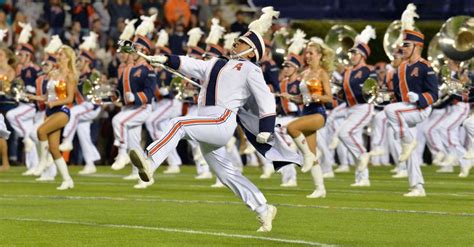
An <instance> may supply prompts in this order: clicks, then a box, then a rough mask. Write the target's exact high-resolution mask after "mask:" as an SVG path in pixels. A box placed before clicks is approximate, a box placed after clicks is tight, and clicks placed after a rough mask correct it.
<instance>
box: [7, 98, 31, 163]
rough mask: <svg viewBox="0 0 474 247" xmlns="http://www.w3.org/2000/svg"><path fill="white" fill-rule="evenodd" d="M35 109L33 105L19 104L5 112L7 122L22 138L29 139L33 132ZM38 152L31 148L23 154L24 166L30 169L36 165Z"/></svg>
mask: <svg viewBox="0 0 474 247" xmlns="http://www.w3.org/2000/svg"><path fill="white" fill-rule="evenodd" d="M35 115H36V108H35V106H34V104H31V103H22V102H20V103H19V104H18V106H17V107H16V108H14V109H12V110H10V111H8V112H7V120H8V122H9V123H10V125H11V126H12V128H13V129H14V130H15V133H16V134H17V135H18V136H19V137H22V138H25V137H26V138H29V137H30V133H31V131H32V130H33V128H32V126H33V125H34V119H35ZM38 162H39V161H38V152H37V150H36V147H33V148H32V149H31V150H30V151H29V152H25V165H26V167H27V168H28V169H32V168H34V167H36V166H37V165H38Z"/></svg>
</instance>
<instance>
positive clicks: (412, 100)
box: [408, 92, 420, 103]
mask: <svg viewBox="0 0 474 247" xmlns="http://www.w3.org/2000/svg"><path fill="white" fill-rule="evenodd" d="M419 98H420V97H419V96H418V94H417V93H414V92H408V99H409V100H410V103H416V102H417V101H418V99H419Z"/></svg>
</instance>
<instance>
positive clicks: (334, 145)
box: [329, 136, 339, 149]
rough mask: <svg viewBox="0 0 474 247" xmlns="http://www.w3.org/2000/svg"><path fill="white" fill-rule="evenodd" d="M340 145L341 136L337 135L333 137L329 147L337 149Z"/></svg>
mask: <svg viewBox="0 0 474 247" xmlns="http://www.w3.org/2000/svg"><path fill="white" fill-rule="evenodd" d="M337 145H339V137H337V136H335V137H333V138H332V140H331V143H330V144H329V149H336V148H337Z"/></svg>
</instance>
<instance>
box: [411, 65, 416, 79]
mask: <svg viewBox="0 0 474 247" xmlns="http://www.w3.org/2000/svg"><path fill="white" fill-rule="evenodd" d="M410 76H413V77H418V67H415V68H414V69H413V71H412V72H411V73H410Z"/></svg>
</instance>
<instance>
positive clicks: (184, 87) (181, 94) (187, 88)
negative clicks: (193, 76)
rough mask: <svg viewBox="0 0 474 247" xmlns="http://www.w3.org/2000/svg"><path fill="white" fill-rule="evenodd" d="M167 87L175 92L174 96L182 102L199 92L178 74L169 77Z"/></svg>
mask: <svg viewBox="0 0 474 247" xmlns="http://www.w3.org/2000/svg"><path fill="white" fill-rule="evenodd" d="M169 87H170V88H171V89H172V90H174V91H175V92H176V94H175V98H177V99H178V100H180V101H183V102H185V101H186V100H188V99H189V98H192V97H194V96H195V95H197V94H199V91H198V90H197V89H196V88H195V87H194V86H192V85H190V84H189V83H187V82H186V81H185V80H183V79H182V78H181V77H178V76H176V77H174V78H173V79H171V83H170V86H169Z"/></svg>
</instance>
